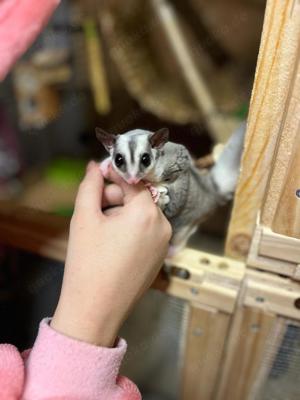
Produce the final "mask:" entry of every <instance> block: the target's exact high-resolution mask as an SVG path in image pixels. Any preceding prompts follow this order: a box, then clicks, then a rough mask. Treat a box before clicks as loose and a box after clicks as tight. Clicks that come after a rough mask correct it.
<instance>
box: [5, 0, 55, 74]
mask: <svg viewBox="0 0 300 400" xmlns="http://www.w3.org/2000/svg"><path fill="white" fill-rule="evenodd" d="M59 2H60V0H0V81H1V80H3V79H4V78H5V76H6V74H7V73H8V71H9V69H10V68H11V66H12V65H13V64H14V62H15V61H16V60H17V58H18V57H20V56H21V55H22V54H23V53H24V52H25V51H26V50H27V48H28V47H29V46H30V45H31V43H32V42H33V41H34V39H35V38H36V36H37V35H38V33H39V32H40V31H41V29H42V28H43V26H44V25H45V24H46V23H47V21H48V19H49V18H50V16H51V15H52V13H53V11H54V10H55V8H56V7H57V5H58V4H59Z"/></svg>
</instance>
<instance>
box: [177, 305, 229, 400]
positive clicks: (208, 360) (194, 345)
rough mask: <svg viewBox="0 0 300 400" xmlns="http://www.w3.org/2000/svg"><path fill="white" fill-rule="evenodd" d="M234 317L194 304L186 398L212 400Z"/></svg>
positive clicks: (184, 373) (184, 372)
mask: <svg viewBox="0 0 300 400" xmlns="http://www.w3.org/2000/svg"><path fill="white" fill-rule="evenodd" d="M229 321H230V316H229V315H228V314H225V313H222V312H219V311H217V310H215V309H203V308H201V306H198V305H196V304H191V305H190V308H189V316H188V322H187V331H186V343H185V349H184V350H185V351H184V359H183V370H182V396H181V399H182V400H212V399H213V394H214V391H215V388H216V384H217V379H218V375H219V369H220V366H221V359H222V354H223V350H224V344H225V340H226V336H227V332H228V327H229Z"/></svg>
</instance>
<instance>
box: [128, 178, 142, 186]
mask: <svg viewBox="0 0 300 400" xmlns="http://www.w3.org/2000/svg"><path fill="white" fill-rule="evenodd" d="M139 181H140V178H136V177H133V176H132V177H130V178H128V179H127V183H129V185H136V184H137V183H139Z"/></svg>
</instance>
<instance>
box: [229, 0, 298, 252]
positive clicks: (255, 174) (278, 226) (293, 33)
mask: <svg viewBox="0 0 300 400" xmlns="http://www.w3.org/2000/svg"><path fill="white" fill-rule="evenodd" d="M299 21H300V4H299V1H298V0H278V1H276V0H268V2H267V7H266V15H265V21H264V28H263V34H262V41H261V46H260V52H259V57H258V65H257V69H256V76H255V82H254V87H253V93H252V98H251V104H250V111H249V117H248V126H247V135H246V141H245V150H244V155H243V160H242V168H241V175H240V180H239V184H238V187H237V190H236V195H235V201H234V208H233V213H232V218H231V223H230V226H229V232H228V236H227V246H226V253H227V254H228V255H230V256H233V257H239V258H245V257H246V256H247V255H248V252H249V249H250V243H251V238H252V235H253V232H254V230H255V226H256V222H257V216H258V213H259V211H262V212H261V221H260V222H259V223H261V224H263V225H264V226H267V227H269V228H272V229H273V230H275V231H276V232H277V233H282V234H286V233H287V232H290V233H291V232H293V230H297V229H298V228H296V227H293V226H292V225H293V224H292V223H291V221H285V223H284V226H285V227H283V223H282V222H280V220H281V221H282V215H285V213H286V210H287V208H288V209H289V212H291V207H292V209H293V210H294V211H293V212H292V215H296V212H297V211H296V210H297V205H298V202H297V201H296V197H295V192H296V190H297V185H298V183H299V179H298V177H297V176H296V175H294V174H291V172H292V171H294V172H295V171H296V168H295V163H296V161H297V157H296V156H297V149H298V147H297V146H298V140H299V139H298V138H299V112H297V110H299V105H300V101H299V96H298V93H299V85H300V75H299V55H300V50H299V49H300V44H299V43H300V41H299V37H300V22H299ZM298 154H299V151H298ZM286 177H290V179H286ZM297 179H298V181H297ZM285 182H286V183H285ZM285 193H286V195H285ZM278 207H279V208H278ZM277 208H278V210H277ZM275 213H276V215H277V216H276V218H275ZM279 215H281V217H279ZM273 219H274V221H273ZM287 224H288V225H289V226H288V227H287V226H286V225H287ZM292 236H294V235H292Z"/></svg>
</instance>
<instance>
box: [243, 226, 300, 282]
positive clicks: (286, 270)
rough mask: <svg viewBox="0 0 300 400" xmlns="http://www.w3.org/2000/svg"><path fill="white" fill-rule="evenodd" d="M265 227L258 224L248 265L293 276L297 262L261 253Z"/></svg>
mask: <svg viewBox="0 0 300 400" xmlns="http://www.w3.org/2000/svg"><path fill="white" fill-rule="evenodd" d="M262 232H263V227H262V226H260V225H258V226H257V227H256V229H255V232H254V235H253V238H252V242H251V247H250V250H249V254H248V258H247V266H248V267H254V268H259V269H262V270H264V271H269V272H275V273H278V274H284V275H286V276H293V275H294V274H295V263H293V262H289V261H282V260H279V259H271V260H270V258H269V257H266V256H263V255H261V254H260V245H261V238H262Z"/></svg>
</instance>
